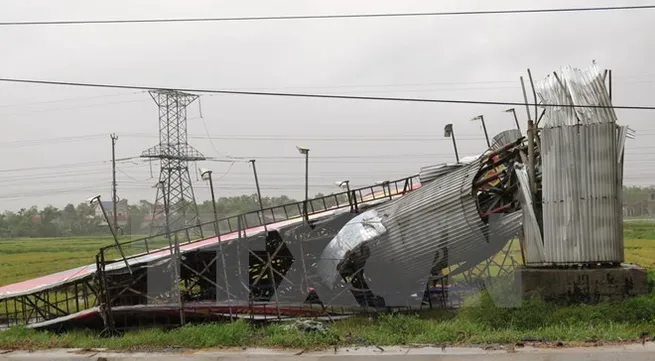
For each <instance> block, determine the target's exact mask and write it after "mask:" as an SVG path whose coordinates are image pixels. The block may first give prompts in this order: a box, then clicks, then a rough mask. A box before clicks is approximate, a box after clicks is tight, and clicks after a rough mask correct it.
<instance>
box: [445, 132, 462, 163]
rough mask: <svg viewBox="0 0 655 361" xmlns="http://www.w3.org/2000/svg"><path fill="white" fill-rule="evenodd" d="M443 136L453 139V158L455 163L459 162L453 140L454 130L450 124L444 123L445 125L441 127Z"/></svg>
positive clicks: (455, 143)
mask: <svg viewBox="0 0 655 361" xmlns="http://www.w3.org/2000/svg"><path fill="white" fill-rule="evenodd" d="M443 136H444V137H446V138H448V137H450V138H452V139H453V148H454V149H455V160H456V161H457V163H459V154H458V153H457V142H455V130H454V129H453V125H452V124H446V126H445V127H444V129H443Z"/></svg>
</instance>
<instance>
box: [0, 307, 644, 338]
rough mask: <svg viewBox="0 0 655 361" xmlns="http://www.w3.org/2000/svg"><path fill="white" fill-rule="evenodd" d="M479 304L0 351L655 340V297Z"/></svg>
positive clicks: (22, 333) (17, 332)
mask: <svg viewBox="0 0 655 361" xmlns="http://www.w3.org/2000/svg"><path fill="white" fill-rule="evenodd" d="M478 301H479V302H477V304H478V305H479V306H478V307H471V308H464V309H462V310H460V311H444V310H439V311H434V312H430V313H424V314H420V315H407V314H386V315H380V316H379V317H375V318H367V317H362V318H354V319H349V320H344V321H338V322H335V323H332V324H330V325H328V331H327V332H324V333H321V332H304V331H299V330H297V329H293V328H289V327H287V326H285V325H281V324H274V325H268V326H260V327H257V326H252V325H250V324H248V323H246V322H244V321H238V322H234V323H224V324H203V325H187V326H185V327H182V328H178V329H174V330H170V331H165V330H159V329H150V330H141V331H134V332H128V333H126V334H125V335H124V336H122V337H115V338H100V337H98V336H97V334H95V333H93V332H90V331H86V332H82V331H76V332H70V333H65V334H54V333H49V332H38V331H33V330H26V329H22V328H15V329H10V330H8V331H6V332H0V349H41V348H59V347H64V348H67V347H82V348H110V349H118V350H156V349H163V348H167V347H171V346H172V347H181V348H208V347H241V346H266V347H287V348H324V347H331V346H349V345H380V346H384V345H410V344H432V345H444V344H449V345H462V344H489V343H514V342H518V341H521V340H525V339H526V338H527V339H536V340H543V341H552V342H555V341H562V342H575V341H579V342H612V341H630V340H637V339H639V337H640V335H642V334H643V333H650V334H653V333H655V321H654V319H655V295H649V296H643V297H639V298H635V299H632V300H628V301H624V302H621V303H604V304H599V305H580V306H571V307H557V306H554V305H549V304H546V303H543V302H538V301H530V302H525V303H524V305H523V307H520V308H513V309H507V308H496V307H495V306H494V304H493V302H492V301H491V299H490V298H489V297H488V296H482V297H481V300H478Z"/></svg>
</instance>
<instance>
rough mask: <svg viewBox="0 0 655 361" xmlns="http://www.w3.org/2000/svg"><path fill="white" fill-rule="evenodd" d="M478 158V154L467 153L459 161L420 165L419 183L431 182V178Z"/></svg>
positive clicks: (433, 178)
mask: <svg viewBox="0 0 655 361" xmlns="http://www.w3.org/2000/svg"><path fill="white" fill-rule="evenodd" d="M479 159H480V155H469V156H466V157H464V158H461V159H460V160H459V163H441V164H435V165H429V166H426V167H422V168H421V170H420V172H419V180H420V182H421V184H426V183H428V182H432V181H433V180H435V179H437V178H439V177H441V176H443V175H445V174H448V173H450V172H452V171H453V170H455V169H457V168H460V167H462V166H464V165H465V164H470V163H473V162H476V161H478V160H479Z"/></svg>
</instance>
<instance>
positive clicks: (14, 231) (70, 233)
mask: <svg viewBox="0 0 655 361" xmlns="http://www.w3.org/2000/svg"><path fill="white" fill-rule="evenodd" d="M293 202H296V201H295V200H294V199H291V198H289V197H287V196H284V195H283V196H280V197H263V198H262V203H263V205H264V207H272V206H277V205H282V204H288V203H293ZM119 205H122V206H123V207H124V208H125V207H126V208H127V213H128V217H127V224H126V225H123V226H122V228H123V229H124V230H126V231H128V232H130V233H134V232H140V231H147V230H146V228H147V225H148V222H149V217H150V216H152V212H153V204H152V203H151V202H148V201H145V200H141V201H139V202H138V203H130V202H129V201H128V200H125V199H124V200H121V201H120V202H119ZM96 207H97V206H96V205H91V204H89V203H88V202H85V203H80V204H78V205H77V206H75V205H73V204H68V205H66V206H65V207H64V208H62V209H59V208H57V207H53V206H47V207H44V208H42V209H39V208H38V207H36V206H32V207H30V208H22V209H20V210H18V211H6V212H4V213H2V214H0V238H17V237H33V238H36V237H75V236H108V235H110V234H111V233H110V231H109V228H108V227H107V224H106V223H105V221H104V218H103V217H102V216H100V217H99V216H97V213H96ZM216 208H217V209H216V211H217V213H218V216H219V218H224V217H228V216H233V215H237V214H241V213H246V212H250V211H253V210H257V209H259V201H258V199H257V195H256V194H251V195H241V196H236V197H221V198H219V199H217V201H216ZM108 211H111V210H108ZM198 212H199V214H201V218H202V220H203V221H210V220H211V218H212V217H213V208H212V204H211V201H206V202H204V203H201V204H198ZM210 216H211V217H210ZM110 218H111V217H110Z"/></svg>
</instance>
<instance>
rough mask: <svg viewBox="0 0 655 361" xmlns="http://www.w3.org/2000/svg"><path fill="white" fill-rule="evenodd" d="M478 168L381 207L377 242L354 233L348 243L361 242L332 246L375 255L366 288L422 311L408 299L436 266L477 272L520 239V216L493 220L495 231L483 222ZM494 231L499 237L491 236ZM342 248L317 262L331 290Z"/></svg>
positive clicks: (469, 168)
mask: <svg viewBox="0 0 655 361" xmlns="http://www.w3.org/2000/svg"><path fill="white" fill-rule="evenodd" d="M479 167H480V164H479V163H478V162H474V163H471V164H467V165H464V166H462V167H460V168H459V169H456V170H454V171H453V172H451V173H449V174H447V175H444V176H441V177H439V178H437V179H435V180H434V181H433V182H431V183H429V184H427V185H424V186H423V187H421V189H419V190H417V191H414V192H412V193H410V194H408V195H406V196H404V197H403V198H400V199H397V200H395V201H392V202H389V203H386V204H383V205H380V206H378V207H376V209H375V214H374V213H371V214H370V216H371V217H372V218H371V219H373V218H376V217H377V219H378V221H377V222H379V223H380V225H379V226H377V227H374V228H375V231H376V232H377V233H378V235H377V236H375V237H367V235H368V234H369V232H367V233H361V234H359V235H358V234H357V233H356V232H355V233H354V234H352V235H349V236H348V237H356V238H355V239H354V240H353V239H351V240H349V241H347V242H345V241H344V240H343V239H340V238H339V237H335V239H334V240H333V242H335V243H341V244H342V245H344V246H345V247H347V248H348V249H346V252H353V251H355V252H357V251H356V249H357V247H359V248H360V249H361V247H362V246H365V249H366V251H365V252H362V253H369V254H370V255H369V256H368V259H367V260H366V263H365V266H364V273H365V275H366V279H367V284H368V286H369V288H370V289H371V290H372V291H373V292H374V293H375V294H377V295H379V296H381V297H384V299H385V301H386V302H387V304H392V305H398V306H400V305H407V306H417V305H418V304H419V303H420V302H421V299H420V297H419V298H418V299H412V298H409V297H408V295H410V294H411V293H415V292H416V290H421V289H423V288H424V287H425V284H426V282H427V279H428V277H429V275H430V270H431V269H432V267H433V266H434V264H435V261H436V260H440V262H441V264H443V265H446V266H447V265H456V264H458V263H460V262H469V263H470V264H471V265H472V266H473V265H475V263H476V261H481V260H484V259H486V258H488V257H490V256H492V255H493V254H495V253H496V252H497V251H498V250H500V249H501V248H502V247H503V246H504V245H505V244H506V243H507V241H508V240H509V239H511V238H512V237H514V236H515V235H516V234H517V232H518V230H519V229H520V226H521V222H520V219H521V217H522V213H521V212H520V211H519V212H515V213H512V214H504V215H502V216H500V217H492V220H491V222H496V224H494V225H492V226H490V225H489V224H486V223H484V222H483V221H482V220H481V218H480V215H479V213H478V209H477V205H476V200H475V196H474V195H473V194H472V182H473V177H474V176H475V174H476V172H477V171H478V170H479ZM353 221H354V220H353ZM365 227H366V224H362V225H361V228H365ZM368 228H369V229H371V230H372V229H373V227H370V226H369V227H368ZM490 228H493V229H494V232H496V233H495V234H491V233H492V232H490ZM353 229H354V228H353ZM344 233H345V232H344ZM344 233H341V235H344V236H345V234H344ZM338 248H339V247H330V246H328V247H327V248H326V250H325V251H324V252H323V254H322V255H321V257H320V261H319V262H318V263H319V265H318V267H319V268H323V267H325V269H324V270H323V271H322V272H320V273H321V274H322V275H323V276H322V279H323V281H324V282H325V283H327V284H330V283H331V282H333V280H334V279H337V278H338V277H339V271H340V270H338V269H335V268H334V264H335V260H336V261H337V262H336V263H339V262H340V261H342V260H343V256H342V255H343V254H344V252H341V251H339V252H336V249H338Z"/></svg>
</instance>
